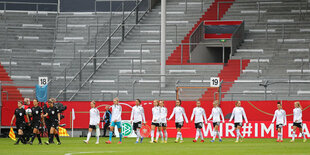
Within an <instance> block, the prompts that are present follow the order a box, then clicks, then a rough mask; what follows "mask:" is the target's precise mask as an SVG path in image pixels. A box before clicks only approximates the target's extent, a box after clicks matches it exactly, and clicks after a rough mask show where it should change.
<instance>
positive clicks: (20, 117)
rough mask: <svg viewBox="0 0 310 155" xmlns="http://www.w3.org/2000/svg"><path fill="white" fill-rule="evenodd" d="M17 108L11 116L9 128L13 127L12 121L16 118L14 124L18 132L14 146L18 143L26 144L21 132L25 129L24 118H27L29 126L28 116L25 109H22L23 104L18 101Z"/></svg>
mask: <svg viewBox="0 0 310 155" xmlns="http://www.w3.org/2000/svg"><path fill="white" fill-rule="evenodd" d="M17 106H18V108H16V109H15V112H14V115H13V117H12V121H11V126H13V121H14V119H15V118H16V122H15V124H16V128H17V130H18V134H17V137H18V140H17V142H16V143H15V145H17V144H19V142H20V141H21V142H22V143H23V144H26V141H25V137H24V132H23V130H24V129H25V126H26V122H25V116H26V117H27V122H28V124H29V117H28V115H26V111H25V109H23V108H22V106H23V102H22V101H18V103H17Z"/></svg>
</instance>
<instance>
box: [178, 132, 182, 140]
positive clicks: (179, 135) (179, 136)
mask: <svg viewBox="0 0 310 155" xmlns="http://www.w3.org/2000/svg"><path fill="white" fill-rule="evenodd" d="M179 138H180V140H183V137H182V133H181V132H177V139H176V140H179Z"/></svg>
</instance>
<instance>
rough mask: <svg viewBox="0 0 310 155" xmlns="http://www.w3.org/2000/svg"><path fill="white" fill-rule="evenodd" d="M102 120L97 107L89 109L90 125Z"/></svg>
mask: <svg viewBox="0 0 310 155" xmlns="http://www.w3.org/2000/svg"><path fill="white" fill-rule="evenodd" d="M99 122H100V113H99V110H98V109H97V108H91V109H90V110H89V125H98V124H99Z"/></svg>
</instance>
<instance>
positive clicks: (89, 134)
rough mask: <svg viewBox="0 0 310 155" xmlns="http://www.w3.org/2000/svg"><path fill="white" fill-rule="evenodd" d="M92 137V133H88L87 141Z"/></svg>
mask: <svg viewBox="0 0 310 155" xmlns="http://www.w3.org/2000/svg"><path fill="white" fill-rule="evenodd" d="M90 136H91V132H89V131H88V133H87V139H86V141H89V139H90Z"/></svg>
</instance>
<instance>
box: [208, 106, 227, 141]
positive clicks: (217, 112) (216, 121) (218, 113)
mask: <svg viewBox="0 0 310 155" xmlns="http://www.w3.org/2000/svg"><path fill="white" fill-rule="evenodd" d="M221 117H222V123H225V121H224V115H223V112H222V109H221V108H220V107H219V102H218V101H217V100H216V101H214V102H213V108H212V112H211V115H210V116H209V118H208V121H209V120H211V118H213V127H214V129H213V139H212V140H211V143H213V142H214V141H215V138H216V135H218V137H219V141H220V142H222V138H221V134H220V132H219V126H220V124H221Z"/></svg>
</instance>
